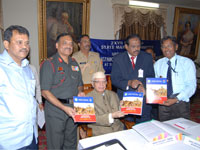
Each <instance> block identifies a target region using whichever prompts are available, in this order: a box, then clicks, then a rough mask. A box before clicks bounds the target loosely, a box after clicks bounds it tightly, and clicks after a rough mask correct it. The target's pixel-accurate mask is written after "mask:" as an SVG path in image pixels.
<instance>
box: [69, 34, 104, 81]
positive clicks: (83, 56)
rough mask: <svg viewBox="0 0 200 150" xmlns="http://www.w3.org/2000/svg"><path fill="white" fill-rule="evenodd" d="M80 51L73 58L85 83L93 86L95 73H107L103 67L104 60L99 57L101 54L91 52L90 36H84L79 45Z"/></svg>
mask: <svg viewBox="0 0 200 150" xmlns="http://www.w3.org/2000/svg"><path fill="white" fill-rule="evenodd" d="M78 45H79V47H80V51H78V52H76V53H74V54H73V56H72V57H73V58H75V59H76V61H77V62H78V64H79V66H80V68H81V73H82V78H83V83H84V84H91V83H92V81H91V79H92V75H93V74H94V73H95V72H98V71H102V72H105V71H104V69H103V65H102V60H101V59H100V57H99V54H98V53H96V52H91V51H90V48H91V42H90V37H89V36H88V35H82V36H81V38H80V41H79V43H78Z"/></svg>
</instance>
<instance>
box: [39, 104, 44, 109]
mask: <svg viewBox="0 0 200 150" xmlns="http://www.w3.org/2000/svg"><path fill="white" fill-rule="evenodd" d="M38 107H39V109H40V110H41V111H42V110H44V106H43V104H42V103H40V104H38Z"/></svg>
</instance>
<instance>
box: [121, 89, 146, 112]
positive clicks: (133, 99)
mask: <svg viewBox="0 0 200 150" xmlns="http://www.w3.org/2000/svg"><path fill="white" fill-rule="evenodd" d="M122 102H123V103H122V104H121V111H122V112H124V113H125V114H134V115H142V104H143V93H140V92H133V91H128V92H124V95H123V101H122Z"/></svg>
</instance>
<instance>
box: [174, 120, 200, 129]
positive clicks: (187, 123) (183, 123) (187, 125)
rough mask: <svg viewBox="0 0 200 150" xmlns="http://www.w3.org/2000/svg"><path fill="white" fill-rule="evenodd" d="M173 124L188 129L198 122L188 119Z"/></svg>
mask: <svg viewBox="0 0 200 150" xmlns="http://www.w3.org/2000/svg"><path fill="white" fill-rule="evenodd" d="M174 125H175V126H177V127H179V128H181V129H188V128H192V127H194V126H198V125H199V124H198V123H196V122H192V121H189V120H183V121H179V122H176V123H175V124H174Z"/></svg>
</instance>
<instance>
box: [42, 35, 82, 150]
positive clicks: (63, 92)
mask: <svg viewBox="0 0 200 150" xmlns="http://www.w3.org/2000/svg"><path fill="white" fill-rule="evenodd" d="M56 49H57V53H56V54H55V55H53V56H52V57H51V58H49V59H47V60H46V61H44V63H42V65H41V70H40V82H41V90H42V96H43V97H44V98H45V99H46V102H45V119H46V135H47V148H48V149H59V150H61V149H65V150H72V149H73V150H75V149H76V148H77V125H76V124H75V123H74V121H73V119H74V115H75V111H74V109H73V108H72V107H73V104H72V98H73V96H77V95H78V96H84V93H83V92H82V91H83V82H82V77H81V71H80V68H79V66H78V63H77V62H76V61H75V60H74V59H72V58H71V57H70V55H71V53H72V51H73V41H72V37H71V36H70V35H69V34H66V33H63V34H60V35H59V36H58V37H57V39H56Z"/></svg>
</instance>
